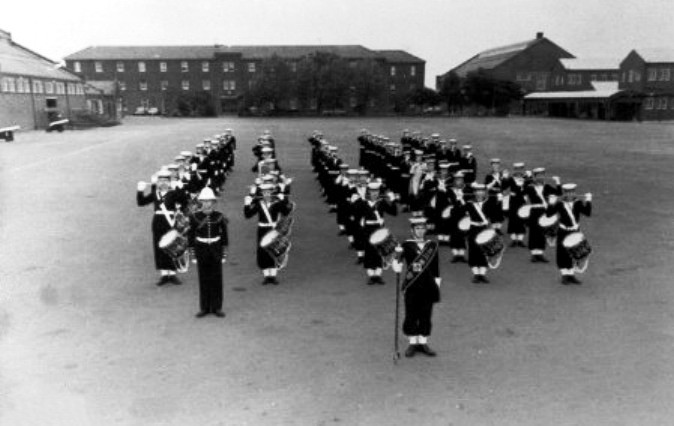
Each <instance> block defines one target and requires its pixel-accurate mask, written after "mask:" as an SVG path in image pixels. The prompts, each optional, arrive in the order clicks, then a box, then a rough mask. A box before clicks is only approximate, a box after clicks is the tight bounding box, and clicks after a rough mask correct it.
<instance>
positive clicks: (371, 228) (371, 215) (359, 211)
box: [355, 198, 398, 269]
mask: <svg viewBox="0 0 674 426" xmlns="http://www.w3.org/2000/svg"><path fill="white" fill-rule="evenodd" d="M355 209H356V221H357V223H358V224H359V234H360V241H361V243H362V244H363V246H364V249H365V258H364V259H363V266H364V267H365V269H377V268H381V267H382V266H383V262H382V259H381V256H380V255H379V253H378V252H377V249H376V248H375V247H374V246H373V245H372V244H370V237H371V236H372V234H373V233H374V232H375V231H376V230H378V229H381V228H382V227H383V226H384V213H388V214H390V215H392V216H395V215H397V214H398V208H397V206H396V204H395V203H392V202H389V201H388V200H387V199H386V198H380V199H379V200H377V201H375V202H374V203H372V202H370V201H366V200H362V199H361V200H358V201H357V204H356V206H355Z"/></svg>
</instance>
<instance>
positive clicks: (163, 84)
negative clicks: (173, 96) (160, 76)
mask: <svg viewBox="0 0 674 426" xmlns="http://www.w3.org/2000/svg"><path fill="white" fill-rule="evenodd" d="M160 84H161V90H162V91H166V90H167V89H168V85H169V82H168V80H162V81H161V83H160Z"/></svg>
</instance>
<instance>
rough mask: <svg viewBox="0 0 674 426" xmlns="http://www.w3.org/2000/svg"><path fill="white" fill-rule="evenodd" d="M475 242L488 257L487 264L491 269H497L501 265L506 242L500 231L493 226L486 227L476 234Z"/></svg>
mask: <svg viewBox="0 0 674 426" xmlns="http://www.w3.org/2000/svg"><path fill="white" fill-rule="evenodd" d="M475 244H476V245H477V246H478V247H479V248H480V251H482V253H483V254H484V256H485V257H486V258H487V264H488V265H489V267H490V268H491V269H496V268H498V267H499V266H500V265H501V259H502V258H503V253H504V252H505V243H504V241H503V237H502V236H501V233H500V232H498V231H496V230H495V229H492V228H489V229H485V230H483V231H481V232H480V233H479V234H477V235H476V236H475Z"/></svg>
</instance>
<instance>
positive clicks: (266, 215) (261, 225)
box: [243, 198, 290, 269]
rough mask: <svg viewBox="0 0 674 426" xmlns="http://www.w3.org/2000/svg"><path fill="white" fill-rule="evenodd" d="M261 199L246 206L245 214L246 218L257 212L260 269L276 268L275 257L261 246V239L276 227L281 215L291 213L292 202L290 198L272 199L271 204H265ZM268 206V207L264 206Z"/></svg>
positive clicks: (258, 262)
mask: <svg viewBox="0 0 674 426" xmlns="http://www.w3.org/2000/svg"><path fill="white" fill-rule="evenodd" d="M263 203H264V201H262V200H261V199H257V200H254V201H253V203H252V204H250V205H248V206H244V208H243V214H244V215H245V216H246V218H248V219H249V218H251V217H253V216H255V215H256V214H257V216H258V225H257V266H258V268H260V269H270V268H276V261H275V259H274V258H273V257H272V256H271V255H270V254H269V253H268V252H267V250H265V249H263V248H262V247H260V241H262V238H263V237H264V236H265V235H267V232H269V231H271V230H273V229H274V227H275V226H276V223H277V222H278V220H279V219H280V218H281V216H287V215H288V214H289V213H290V204H289V203H288V199H287V198H284V199H283V200H275V201H272V203H271V205H267V204H264V206H263ZM264 207H266V208H264Z"/></svg>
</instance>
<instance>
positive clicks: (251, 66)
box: [248, 62, 255, 73]
mask: <svg viewBox="0 0 674 426" xmlns="http://www.w3.org/2000/svg"><path fill="white" fill-rule="evenodd" d="M248 72H249V73H254V72H255V62H248Z"/></svg>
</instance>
